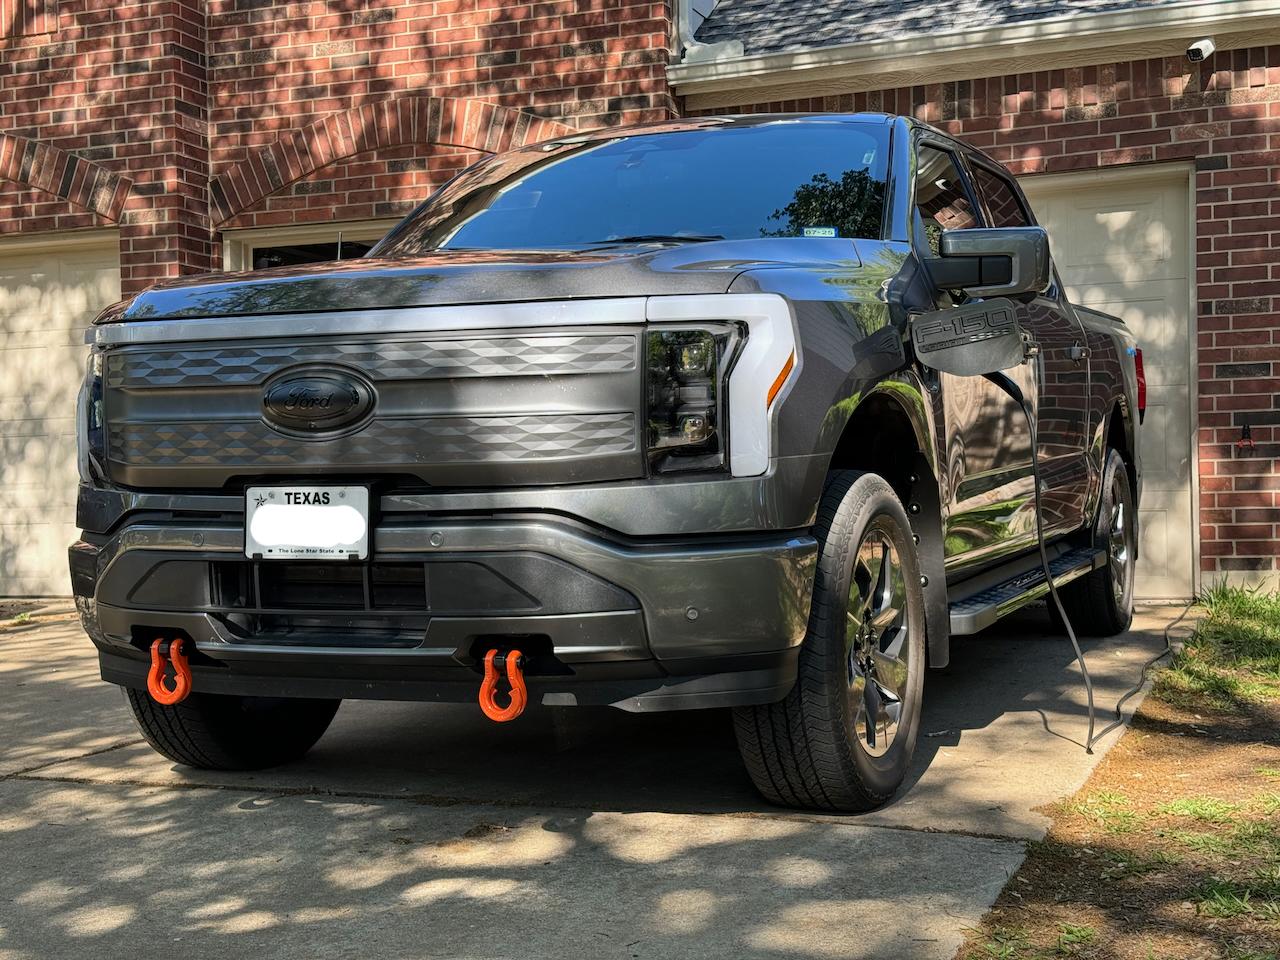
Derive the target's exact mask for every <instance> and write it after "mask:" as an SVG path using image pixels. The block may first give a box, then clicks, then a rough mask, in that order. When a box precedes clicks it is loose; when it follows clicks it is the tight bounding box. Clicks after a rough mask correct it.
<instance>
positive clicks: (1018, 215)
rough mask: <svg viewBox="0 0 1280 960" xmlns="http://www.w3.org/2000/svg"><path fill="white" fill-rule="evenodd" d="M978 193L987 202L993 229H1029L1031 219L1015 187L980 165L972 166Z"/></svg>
mask: <svg viewBox="0 0 1280 960" xmlns="http://www.w3.org/2000/svg"><path fill="white" fill-rule="evenodd" d="M970 166H971V167H972V168H973V180H974V182H975V183H976V184H977V185H978V192H979V193H980V194H982V198H983V199H984V200H985V201H986V202H987V209H988V210H989V211H990V212H991V226H993V227H1029V226H1031V218H1030V217H1029V216H1027V211H1026V210H1025V209H1023V206H1022V203H1021V202H1020V201H1019V200H1018V195H1017V193H1015V192H1014V189H1013V185H1012V184H1011V183H1009V181H1008V180H1006V179H1005V178H1004V177H1003V176H1001V175H1000V174H998V173H996V172H995V171H994V170H991V169H989V168H988V167H984V166H983V165H982V164H980V163H973V164H970Z"/></svg>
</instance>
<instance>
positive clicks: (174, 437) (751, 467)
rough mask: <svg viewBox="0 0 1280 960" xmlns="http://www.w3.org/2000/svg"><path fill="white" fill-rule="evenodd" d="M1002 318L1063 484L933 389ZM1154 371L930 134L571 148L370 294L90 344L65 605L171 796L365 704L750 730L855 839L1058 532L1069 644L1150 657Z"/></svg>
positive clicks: (500, 168) (178, 287)
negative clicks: (948, 353)
mask: <svg viewBox="0 0 1280 960" xmlns="http://www.w3.org/2000/svg"><path fill="white" fill-rule="evenodd" d="M990 303H999V304H1001V305H1003V306H1002V308H1001V309H1002V310H1003V312H1002V313H1001V314H1000V315H1001V316H1002V317H1004V318H1005V319H1009V318H1010V317H1012V319H1013V320H1015V321H1016V326H1017V329H1018V331H1020V336H1021V338H1022V340H1021V342H1022V343H1023V344H1025V346H1026V356H1027V358H1028V359H1027V360H1026V362H1022V359H1023V357H1022V354H1019V355H1018V356H1017V357H1016V365H1015V366H1012V367H1011V368H1010V369H1008V370H1006V371H1005V374H1006V375H1007V377H1008V382H1009V383H1012V384H1016V386H1017V387H1018V388H1019V389H1020V390H1021V391H1022V392H1023V393H1024V394H1025V396H1026V397H1027V398H1029V402H1030V404H1031V406H1030V407H1028V410H1030V409H1032V408H1034V413H1035V417H1036V420H1037V422H1038V424H1039V434H1038V436H1039V439H1038V441H1037V443H1036V445H1035V446H1036V449H1032V443H1031V432H1030V429H1029V428H1030V426H1031V424H1030V422H1029V417H1030V414H1028V420H1024V418H1023V408H1022V407H1021V406H1020V405H1019V403H1017V402H1015V400H1014V399H1013V398H1012V397H1011V395H1010V393H1009V391H1008V390H1002V389H1000V387H999V385H998V384H997V383H996V381H995V380H994V379H992V378H991V377H984V376H979V375H972V376H965V375H962V374H960V373H955V372H941V371H940V369H939V366H941V364H938V363H932V362H931V358H930V355H929V354H928V352H927V350H928V349H932V348H933V347H934V346H936V345H937V344H939V343H944V342H946V340H947V338H948V337H950V336H952V335H953V334H954V335H956V336H968V337H969V339H970V340H971V341H981V340H982V339H983V338H984V337H986V336H988V335H990V334H989V333H988V332H985V328H983V329H979V330H977V332H974V330H975V329H976V328H974V324H975V323H977V324H978V325H979V326H981V324H983V323H986V319H984V317H985V316H986V315H984V314H983V313H982V312H981V311H982V309H985V307H984V305H985V304H990ZM975 305H976V307H977V310H975V309H974V308H975ZM966 311H968V312H966ZM992 315H994V314H992ZM975 318H976V320H975ZM988 319H989V318H988ZM939 337H941V340H940V339H939ZM994 343H995V341H993V346H992V349H993V350H994V349H995V346H994ZM922 345H928V346H927V347H926V346H922ZM1140 361H1141V353H1140V351H1137V349H1136V344H1135V343H1134V340H1133V338H1132V336H1131V335H1130V333H1129V332H1128V331H1127V330H1126V328H1125V327H1124V325H1123V324H1122V323H1121V322H1120V321H1119V320H1116V319H1115V318H1112V317H1108V316H1105V315H1102V314H1099V313H1096V312H1093V311H1090V310H1086V309H1083V308H1081V307H1078V306H1074V305H1072V304H1071V303H1069V302H1068V301H1067V299H1066V297H1065V296H1064V294H1063V290H1062V286H1061V283H1060V282H1059V280H1058V278H1057V276H1056V274H1055V273H1054V271H1053V269H1052V264H1051V262H1050V260H1049V252H1048V243H1047V239H1046V237H1045V234H1044V231H1043V230H1042V229H1041V228H1039V227H1037V226H1036V225H1035V219H1034V216H1033V214H1032V212H1031V210H1030V209H1029V207H1028V206H1027V203H1026V200H1025V198H1024V197H1023V195H1022V192H1021V191H1020V190H1019V188H1018V185H1017V184H1016V183H1015V182H1014V180H1013V179H1012V178H1011V177H1010V176H1009V175H1008V174H1007V173H1006V172H1005V171H1004V170H1003V169H1002V168H1001V167H1000V165H999V164H997V163H995V162H993V161H991V160H990V159H988V158H986V157H985V156H984V155H983V154H982V153H980V152H979V151H977V150H974V149H973V148H971V147H968V146H966V145H964V144H961V143H958V142H956V141H954V140H952V139H950V138H949V137H947V136H945V135H944V134H942V133H940V132H939V131H937V130H934V129H932V128H930V127H928V126H925V125H923V124H920V123H917V122H915V121H913V120H910V119H906V118H901V117H890V116H883V115H873V114H857V115H821V116H816V115H815V116H784V115H768V116H762V117H710V118H701V119H693V120H687V121H678V122H672V123H666V124H660V125H651V126H647V127H638V128H632V129H625V130H619V129H613V130H603V131H598V132H594V133H584V134H581V135H575V136H571V137H565V138H563V139H559V140H554V141H550V142H547V143H541V144H538V145H535V146H531V147H527V148H523V149H520V150H516V151H513V152H510V153H506V154H502V155H498V156H493V157H489V158H486V159H485V160H483V161H481V162H479V163H477V164H476V165H474V166H472V167H470V168H469V169H467V170H465V171H464V172H462V173H461V174H459V175H458V176H457V177H455V178H454V179H453V180H451V181H450V182H449V183H448V184H446V185H445V186H444V187H443V188H441V189H440V190H439V191H438V192H437V193H436V194H434V195H433V196H432V197H431V198H430V199H428V200H427V201H426V202H425V203H423V204H422V206H421V207H419V208H418V209H417V210H416V211H414V212H413V213H412V214H410V215H409V216H408V217H407V218H406V219H405V220H404V221H403V222H402V223H401V224H400V225H399V226H397V227H396V228H395V229H393V230H392V231H391V233H390V234H389V235H388V236H387V237H386V238H385V239H384V240H382V241H381V242H380V243H379V244H378V245H377V247H376V248H374V249H373V250H372V251H371V252H370V253H369V255H368V256H367V257H365V258H362V259H359V260H354V261H349V262H341V263H329V264H320V265H314V266H307V267H301V268H287V269H279V270H274V271H265V272H259V273H252V274H245V275H241V276H204V277H195V278H189V279H185V280H181V281H177V282H173V283H168V284H163V285H161V286H158V287H154V288H152V289H149V290H147V291H145V292H143V293H141V294H139V295H137V296H135V297H133V298H132V299H130V300H126V301H124V302H123V303H120V304H118V305H116V306H114V307H112V308H110V309H109V310H107V311H106V312H104V313H103V314H102V316H100V317H99V318H98V319H97V321H96V324H95V326H94V328H93V332H92V351H91V358H90V361H89V367H88V373H87V376H86V381H85V385H84V389H83V391H82V394H81V401H80V408H79V410H78V418H79V433H80V437H81V444H80V458H79V459H80V471H81V486H80V494H79V503H78V525H79V526H80V527H81V528H82V530H83V533H82V535H81V539H80V540H79V541H78V542H77V543H75V544H74V545H73V546H72V547H71V550H70V562H71V574H72V581H73V585H74V592H75V595H76V598H77V602H78V606H79V608H80V611H81V614H82V619H83V623H84V627H85V630H86V632H87V633H88V635H89V637H90V638H91V639H92V640H93V642H94V644H95V645H96V646H97V649H98V653H99V657H100V664H101V672H102V676H103V679H105V680H108V681H110V682H112V683H116V684H120V685H121V686H123V687H124V688H125V689H126V692H127V697H128V702H129V704H130V706H131V708H132V710H133V713H134V715H135V717H136V718H137V721H138V723H139V725H140V726H141V728H142V731H143V733H144V734H145V736H146V737H147V739H148V740H149V741H150V742H151V744H152V745H153V746H154V747H155V748H156V749H157V750H158V751H160V752H161V753H162V754H164V755H165V756H167V757H169V758H171V759H172V760H174V761H177V762H179V763H183V764H189V765H191V766H196V767H218V768H252V767H262V766H267V765H271V764H276V763H282V762H286V761H289V760H292V759H295V758H297V757H299V756H301V755H302V754H303V753H304V752H305V751H306V750H307V749H309V748H310V747H311V746H312V745H313V744H314V743H315V742H316V740H317V739H319V737H320V736H321V735H322V734H323V732H324V730H325V729H326V727H327V726H328V724H329V722H330V721H331V719H332V718H333V716H334V713H335V711H336V710H337V708H338V705H339V703H340V701H341V700H342V699H343V698H371V699H405V700H433V701H447V702H465V701H475V700H476V699H477V697H479V698H480V700H481V703H482V706H485V709H486V712H489V713H490V714H491V715H494V716H495V719H506V718H508V717H509V716H511V715H514V714H518V713H519V711H520V709H521V708H523V705H524V703H525V702H526V701H528V702H532V703H535V704H540V705H544V706H556V707H565V706H575V705H611V706H614V707H618V708H620V709H623V710H630V711H637V712H646V711H656V710H682V709H690V708H709V707H730V708H732V709H733V716H734V723H735V727H736V731H737V735H738V740H739V743H740V745H741V750H742V755H743V758H744V760H745V763H746V765H747V767H748V769H749V771H750V774H751V776H752V778H753V780H754V781H755V783H756V785H757V787H758V788H759V789H760V791H761V792H762V793H763V794H764V795H765V796H766V797H767V798H768V799H770V800H772V801H775V802H777V803H782V804H789V805H796V806H802V807H815V808H825V809H836V810H856V809H866V808H869V807H872V806H874V805H876V804H879V803H882V802H884V801H885V800H886V799H887V798H889V797H890V796H891V795H892V794H893V793H894V791H895V790H896V789H897V788H898V787H899V786H900V784H901V783H902V780H903V778H904V776H905V774H906V771H907V767H908V764H909V762H910V759H911V753H912V750H913V748H914V744H915V740H916V736H917V732H918V726H919V718H920V706H921V696H922V686H923V675H924V671H925V668H926V667H942V666H945V665H946V664H947V662H948V659H949V657H950V656H951V653H950V649H951V644H952V641H953V639H954V638H956V637H958V636H963V635H966V634H972V633H975V632H977V631H978V630H981V629H982V628H984V627H985V626H987V625H989V624H990V623H993V622H994V621H995V620H996V619H998V618H1000V617H1002V616H1004V615H1005V614H1007V613H1009V612H1010V611H1012V610H1015V609H1017V608H1019V607H1021V606H1023V605H1026V604H1028V603H1030V602H1033V601H1035V600H1037V599H1039V598H1042V597H1043V596H1044V595H1045V593H1046V591H1047V589H1048V583H1047V581H1046V579H1045V576H1044V574H1043V573H1042V567H1041V559H1040V555H1039V546H1040V541H1038V539H1037V530H1038V524H1037V518H1039V519H1040V520H1042V521H1043V528H1042V534H1043V542H1044V544H1045V545H1046V546H1047V562H1048V564H1049V569H1050V570H1051V571H1052V576H1053V580H1054V582H1055V583H1056V584H1057V585H1058V586H1060V587H1061V590H1060V593H1061V595H1062V598H1063V600H1064V602H1065V604H1066V607H1067V609H1068V611H1069V613H1070V619H1071V620H1072V621H1073V622H1074V623H1075V625H1076V627H1077V628H1078V629H1080V630H1081V631H1082V632H1087V633H1094V634H1113V633H1117V632H1119V631H1122V630H1124V629H1125V628H1126V627H1127V626H1128V624H1129V621H1130V617H1131V611H1132V603H1133V570H1134V561H1135V559H1136V550H1137V540H1136V533H1137V530H1136V517H1137V512H1136V507H1137V502H1138V497H1139V493H1140V489H1141V476H1142V473H1141V464H1140V463H1139V459H1138V447H1137V443H1136V431H1137V429H1138V423H1139V420H1140V418H1141V414H1142V410H1143V406H1144V404H1145V399H1144V394H1145V385H1144V382H1143V379H1142V372H1141V363H1140ZM977 372H979V373H980V372H982V371H977ZM1033 468H1035V469H1033ZM1036 476H1039V477H1040V478H1041V482H1040V484H1039V488H1038V490H1037V486H1036V483H1035V481H1034V479H1033V478H1034V477H1036ZM1037 492H1038V493H1039V494H1040V497H1039V499H1041V500H1042V501H1043V503H1042V506H1041V508H1040V509H1039V510H1037V507H1036V502H1037V499H1038V498H1037V496H1036V495H1037ZM508 691H509V692H508ZM486 697H487V698H488V703H487V704H486V703H485V700H486ZM508 697H509V699H508ZM413 735H415V736H418V735H423V736H425V735H429V734H428V733H426V732H423V731H416V732H415V733H414V734H413Z"/></svg>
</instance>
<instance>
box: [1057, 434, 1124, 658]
mask: <svg viewBox="0 0 1280 960" xmlns="http://www.w3.org/2000/svg"><path fill="white" fill-rule="evenodd" d="M1136 519H1137V516H1136V512H1135V509H1134V502H1133V487H1132V485H1131V484H1130V483H1129V471H1128V470H1127V469H1126V468H1125V463H1124V458H1123V457H1121V456H1120V453H1119V451H1117V450H1108V451H1107V460H1106V464H1105V465H1104V468H1103V471H1102V501H1101V503H1100V504H1099V505H1098V520H1097V523H1096V525H1095V527H1094V533H1093V542H1094V544H1095V545H1096V546H1098V547H1100V548H1102V549H1105V550H1106V551H1107V565H1106V566H1105V567H1100V568H1098V569H1097V570H1093V571H1091V572H1090V573H1088V574H1086V575H1085V576H1083V577H1081V578H1080V579H1079V580H1074V581H1072V582H1071V583H1069V584H1067V585H1066V586H1064V587H1062V588H1061V589H1060V590H1059V591H1058V596H1059V597H1061V599H1062V606H1063V607H1064V608H1066V611H1067V616H1068V617H1070V618H1071V625H1072V626H1073V627H1074V628H1075V629H1076V631H1077V632H1078V633H1082V634H1085V635H1087V636H1092V637H1111V636H1114V635H1116V634H1117V633H1123V632H1124V631H1126V630H1128V629H1129V624H1131V623H1132V622H1133V568H1134V561H1135V560H1136V559H1137V552H1138V551H1137V536H1138V525H1137V522H1136ZM1050 609H1053V605H1052V603H1050ZM1055 613H1056V611H1055Z"/></svg>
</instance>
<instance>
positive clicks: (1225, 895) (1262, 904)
mask: <svg viewBox="0 0 1280 960" xmlns="http://www.w3.org/2000/svg"><path fill="white" fill-rule="evenodd" d="M1278 898H1280V874H1278V873H1277V872H1276V871H1275V870H1268V871H1262V872H1259V873H1257V874H1254V876H1253V877H1252V878H1250V879H1249V880H1243V881H1242V880H1223V879H1221V878H1220V877H1213V878H1211V879H1209V880H1207V881H1205V882H1204V883H1203V884H1201V885H1200V888H1199V889H1198V890H1197V891H1196V893H1195V896H1194V900H1195V904H1196V910H1197V911H1198V912H1200V913H1202V914H1204V915H1205V916H1208V917H1242V916H1253V917H1259V918H1261V919H1263V920H1276V919H1280V899H1278Z"/></svg>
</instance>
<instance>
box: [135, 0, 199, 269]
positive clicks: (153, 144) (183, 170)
mask: <svg viewBox="0 0 1280 960" xmlns="http://www.w3.org/2000/svg"><path fill="white" fill-rule="evenodd" d="M121 19H122V22H123V24H124V25H125V29H126V30H127V31H128V33H127V36H126V37H124V38H122V41H123V42H124V43H127V44H129V47H130V48H129V50H128V53H127V54H126V55H123V56H121V57H119V59H117V60H116V62H115V63H114V64H113V65H112V72H113V74H115V75H116V76H118V77H120V78H121V79H122V80H123V84H124V86H125V87H126V88H127V89H138V90H140V91H145V96H139V97H137V98H130V105H129V109H130V110H131V111H132V112H133V116H134V118H135V126H134V128H133V130H132V131H130V133H129V136H128V140H127V142H128V143H129V145H130V154H131V156H130V162H129V168H130V174H131V175H132V176H133V177H134V180H135V183H134V186H133V191H132V193H131V195H130V197H129V200H128V201H127V202H126V204H125V209H124V215H123V216H122V217H121V220H120V281H121V288H122V290H123V292H124V293H125V294H129V293H132V292H135V291H137V290H140V289H142V288H143V287H145V286H147V285H148V284H151V283H154V282H156V281H158V280H165V279H170V278H173V277H178V276H181V275H183V274H189V273H199V272H203V271H206V270H210V269H212V268H213V267H214V265H215V258H214V253H213V244H212V234H211V232H210V225H209V211H208V178H209V140H208V84H207V77H206V53H205V43H206V24H205V13H204V4H203V3H201V2H200V0H157V2H151V3H148V4H146V5H145V6H144V7H142V8H139V9H137V10H136V11H131V12H130V13H129V15H127V16H125V15H123V14H122V15H121Z"/></svg>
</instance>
